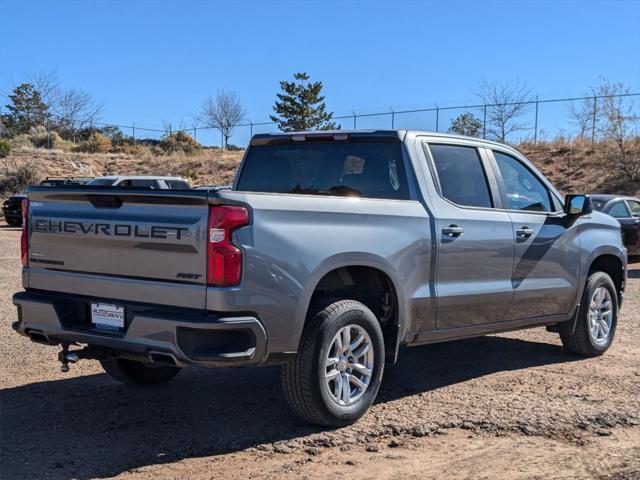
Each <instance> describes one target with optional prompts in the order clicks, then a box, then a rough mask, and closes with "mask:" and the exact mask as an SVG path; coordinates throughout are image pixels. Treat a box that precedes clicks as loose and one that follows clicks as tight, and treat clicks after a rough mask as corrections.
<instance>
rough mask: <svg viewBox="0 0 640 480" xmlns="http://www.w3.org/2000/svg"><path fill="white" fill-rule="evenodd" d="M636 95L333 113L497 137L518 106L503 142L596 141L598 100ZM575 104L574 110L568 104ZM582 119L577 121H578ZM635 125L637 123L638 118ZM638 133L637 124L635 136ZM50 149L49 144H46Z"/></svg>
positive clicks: (127, 131) (137, 130) (199, 130)
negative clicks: (474, 128)
mask: <svg viewBox="0 0 640 480" xmlns="http://www.w3.org/2000/svg"><path fill="white" fill-rule="evenodd" d="M638 97H640V93H621V94H617V95H603V96H583V97H566V98H552V99H538V98H536V99H534V100H528V101H525V102H508V103H502V104H482V103H476V104H468V105H442V106H440V105H437V104H436V105H434V106H432V107H425V108H415V109H394V108H392V107H389V109H388V110H386V111H371V112H369V111H360V112H356V111H351V113H348V114H341V115H334V116H333V121H334V122H335V123H336V124H337V125H338V126H339V127H340V128H341V129H342V130H367V129H414V130H426V131H433V132H447V131H449V129H450V127H451V123H452V121H453V120H455V119H456V118H457V117H458V116H459V115H461V114H463V113H469V114H472V115H473V116H474V118H475V119H476V120H477V122H479V123H480V124H481V128H480V130H479V132H478V134H477V135H478V136H480V137H482V138H489V139H496V136H495V135H493V134H492V130H493V129H494V127H495V125H494V124H493V123H492V122H491V120H490V115H489V112H490V111H491V109H492V108H495V107H509V106H521V107H522V108H521V109H520V111H519V113H518V114H517V116H516V117H514V118H512V119H511V121H510V122H511V127H515V128H513V129H512V130H511V131H509V133H508V135H506V137H505V138H504V139H502V138H497V139H498V140H504V141H506V142H510V143H521V142H524V141H529V142H534V143H537V142H538V141H546V140H552V139H554V138H557V137H565V138H575V137H578V136H579V137H583V138H588V139H591V141H596V140H597V139H598V133H599V132H598V129H597V125H598V116H599V115H600V113H601V111H600V110H601V107H600V104H601V102H602V101H603V100H604V99H607V98H616V99H618V100H619V101H620V102H621V105H622V104H624V105H622V106H626V107H627V108H629V107H632V106H635V105H634V101H635V100H637V99H638ZM576 106H577V107H578V108H579V109H581V113H582V116H583V118H582V119H581V122H578V120H577V118H576V115H575V111H576ZM572 107H573V108H572ZM578 123H581V125H578ZM636 123H637V122H636ZM80 128H84V129H86V128H88V129H89V130H90V131H93V130H95V131H103V130H104V129H105V128H117V129H119V130H120V131H121V132H122V134H123V135H124V136H125V137H128V138H129V139H130V140H131V141H132V142H133V143H134V144H135V143H136V142H145V141H160V140H161V139H162V138H163V137H165V136H166V135H171V134H173V133H177V132H185V133H187V134H189V135H190V136H192V137H193V138H194V139H195V140H197V141H198V142H199V143H201V144H202V145H205V146H210V147H221V146H222V145H223V139H222V135H221V133H220V132H219V130H217V129H216V128H215V127H209V126H203V125H193V126H192V127H188V128H185V127H182V128H176V129H174V128H173V127H172V126H171V125H170V124H166V125H165V126H164V127H163V128H151V127H148V126H139V125H137V124H136V123H135V122H133V123H132V124H131V125H122V124H114V123H105V122H92V123H89V124H85V125H81V126H80ZM277 131H278V129H277V125H276V123H275V122H272V121H264V122H253V121H250V120H246V121H244V122H242V123H239V124H238V125H236V127H235V128H234V130H233V135H232V137H231V139H230V144H232V145H235V146H238V147H241V148H243V147H245V146H246V145H248V143H249V140H250V139H251V137H252V136H253V135H254V134H257V133H272V132H277ZM639 133H640V131H639V130H638V127H637V125H636V127H635V131H634V134H635V135H638V134H639ZM48 147H49V148H50V147H51V145H48Z"/></svg>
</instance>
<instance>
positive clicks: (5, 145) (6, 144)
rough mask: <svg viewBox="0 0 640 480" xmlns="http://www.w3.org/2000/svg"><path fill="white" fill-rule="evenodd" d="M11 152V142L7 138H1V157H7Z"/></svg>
mask: <svg viewBox="0 0 640 480" xmlns="http://www.w3.org/2000/svg"><path fill="white" fill-rule="evenodd" d="M9 153H11V142H10V141H9V140H7V139H6V138H0V158H2V157H6V156H7V155H9Z"/></svg>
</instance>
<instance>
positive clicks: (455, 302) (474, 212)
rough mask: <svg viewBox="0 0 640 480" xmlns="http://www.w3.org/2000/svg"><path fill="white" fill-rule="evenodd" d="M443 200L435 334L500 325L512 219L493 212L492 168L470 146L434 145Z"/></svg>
mask: <svg viewBox="0 0 640 480" xmlns="http://www.w3.org/2000/svg"><path fill="white" fill-rule="evenodd" d="M425 150H426V152H430V153H431V158H432V162H433V165H434V167H435V168H434V170H435V172H434V173H435V177H437V184H438V190H439V195H438V196H437V198H435V199H434V207H435V213H436V215H435V216H436V218H437V220H436V225H435V227H436V231H435V234H436V240H437V242H438V246H437V251H438V256H437V267H436V278H435V288H436V296H437V309H436V311H437V313H436V327H437V329H440V330H441V329H451V328H458V327H468V326H473V325H481V324H487V323H493V322H499V321H502V320H503V319H504V316H505V314H506V312H507V310H508V308H509V305H510V304H511V299H512V296H513V293H512V288H511V272H512V269H513V233H512V226H511V218H510V217H509V214H508V213H507V212H504V211H499V210H496V209H495V208H494V205H495V198H494V192H493V190H492V189H491V188H490V186H489V185H490V181H489V177H488V175H487V173H486V172H487V167H488V165H489V164H488V162H487V159H486V158H483V156H482V154H481V151H480V150H479V149H478V148H476V147H474V146H472V145H469V146H462V145H455V144H444V143H442V144H440V143H430V144H429V145H428V146H427V147H426V148H425Z"/></svg>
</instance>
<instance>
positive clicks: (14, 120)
mask: <svg viewBox="0 0 640 480" xmlns="http://www.w3.org/2000/svg"><path fill="white" fill-rule="evenodd" d="M9 100H10V103H9V104H7V110H9V113H7V114H6V115H5V116H4V117H3V123H4V124H5V126H6V128H7V129H8V130H10V131H11V132H12V133H13V134H14V135H16V134H20V133H28V132H29V130H30V129H31V128H32V127H37V126H39V125H44V124H45V123H46V122H47V120H49V118H50V116H51V113H50V112H49V105H47V104H46V103H45V102H44V101H43V100H42V96H41V95H40V92H39V91H38V90H36V88H35V87H34V86H33V85H31V84H30V83H23V84H20V85H18V86H17V87H16V88H15V89H14V90H13V92H12V93H11V95H9Z"/></svg>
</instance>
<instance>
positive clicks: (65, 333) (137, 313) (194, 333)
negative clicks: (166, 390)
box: [13, 291, 268, 367]
mask: <svg viewBox="0 0 640 480" xmlns="http://www.w3.org/2000/svg"><path fill="white" fill-rule="evenodd" d="M91 302H102V303H118V304H124V307H125V312H126V315H125V316H126V320H125V331H124V332H122V333H111V332H105V331H100V330H96V329H95V328H92V327H91V324H90V321H89V320H88V316H89V313H88V312H89V305H90V303H91ZM13 303H14V304H15V305H16V307H17V308H18V321H17V322H15V323H14V329H15V330H16V331H17V332H18V333H20V334H22V335H25V336H28V337H29V338H31V339H32V340H33V341H36V342H40V343H46V344H49V345H57V344H59V343H62V342H71V343H73V342H76V343H81V344H87V345H90V346H97V347H102V348H105V349H108V350H110V351H113V352H115V353H116V354H119V355H122V356H129V357H134V358H140V359H142V360H143V361H148V362H151V363H157V362H158V361H159V359H163V360H162V362H163V363H165V361H166V359H169V358H171V359H173V363H174V364H175V365H177V366H180V367H183V366H186V365H189V364H196V365H202V366H206V367H226V366H244V365H257V364H260V363H263V362H264V361H265V360H266V357H267V353H268V341H267V334H266V331H265V329H264V327H263V326H262V323H261V322H260V320H259V319H258V318H256V317H255V316H252V315H242V316H230V317H227V316H224V315H221V314H215V313H213V312H205V311H199V310H191V309H170V308H167V307H166V306H161V305H143V304H133V303H129V302H122V301H118V300H112V299H104V298H102V299H97V298H87V297H80V296H66V295H60V294H52V293H46V292H31V291H26V292H19V293H16V294H15V295H14V296H13Z"/></svg>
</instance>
